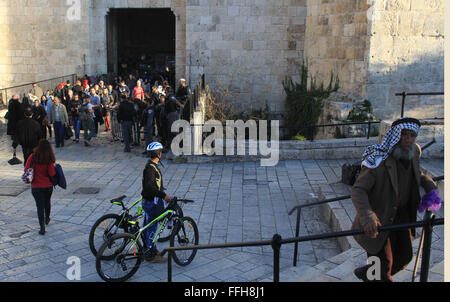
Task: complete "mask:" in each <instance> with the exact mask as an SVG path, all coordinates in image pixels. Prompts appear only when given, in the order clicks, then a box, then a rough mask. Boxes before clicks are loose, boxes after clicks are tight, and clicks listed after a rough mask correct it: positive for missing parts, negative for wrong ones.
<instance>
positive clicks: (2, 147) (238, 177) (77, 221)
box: [0, 128, 345, 282]
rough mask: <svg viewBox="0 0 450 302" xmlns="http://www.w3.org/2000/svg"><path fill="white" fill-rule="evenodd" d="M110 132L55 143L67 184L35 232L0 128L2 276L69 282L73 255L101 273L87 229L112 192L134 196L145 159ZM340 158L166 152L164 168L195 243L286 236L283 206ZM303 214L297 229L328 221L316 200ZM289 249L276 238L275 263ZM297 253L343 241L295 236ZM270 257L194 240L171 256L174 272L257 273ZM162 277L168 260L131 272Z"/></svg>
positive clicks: (88, 272)
mask: <svg viewBox="0 0 450 302" xmlns="http://www.w3.org/2000/svg"><path fill="white" fill-rule="evenodd" d="M101 129H102V128H101ZM108 135H109V134H108V133H106V132H101V134H100V135H99V137H98V138H96V139H94V141H93V146H92V147H85V146H84V145H83V143H82V142H81V143H79V144H75V143H73V142H72V140H69V141H66V146H65V147H64V148H60V149H55V154H56V157H57V162H58V163H60V164H61V165H62V167H63V168H64V172H65V175H66V178H67V182H68V188H67V190H62V189H60V188H57V189H55V191H54V193H53V196H52V210H51V211H52V212H51V222H50V224H49V225H48V226H47V233H46V234H45V236H40V235H38V229H39V225H38V220H37V214H36V206H35V202H34V199H33V197H32V195H31V191H30V189H29V187H28V186H26V185H24V184H23V183H22V181H21V180H20V176H21V174H22V173H23V165H15V166H10V165H9V164H8V163H7V161H8V160H9V159H10V158H11V157H12V156H11V155H12V149H11V146H10V145H11V144H10V139H9V137H8V136H6V134H5V130H4V128H3V129H0V163H2V164H1V165H0V175H1V179H0V213H1V214H0V281H54V282H58V281H61V282H66V281H68V279H67V278H66V272H67V269H68V268H69V267H70V265H68V264H67V263H66V261H67V259H68V258H69V257H70V256H77V257H79V258H80V260H81V281H101V279H100V277H99V276H98V275H97V273H96V270H95V257H94V256H93V255H92V254H91V252H90V250H89V246H88V234H89V230H90V228H91V226H92V224H93V223H94V221H95V220H96V219H97V218H98V217H100V216H102V215H103V214H105V213H118V212H119V209H118V207H117V206H115V205H111V203H110V202H109V200H110V199H112V198H114V197H118V196H120V195H123V194H125V195H127V200H128V201H134V200H135V199H137V198H138V197H139V196H140V191H141V177H142V170H143V167H144V165H145V163H146V161H147V159H146V158H144V157H143V156H142V155H141V152H142V148H143V147H140V148H139V149H138V148H133V149H132V152H131V153H124V152H123V146H122V145H121V144H120V142H116V143H113V142H111V141H110V139H109V138H108ZM52 141H53V140H52ZM18 150H19V152H18V157H19V158H20V159H21V160H22V159H23V157H22V153H21V148H20V147H19V148H18ZM344 162H345V161H338V160H329V161H317V160H305V161H298V160H293V161H283V162H280V163H279V164H278V165H277V166H276V167H260V164H259V162H247V163H210V164H174V163H172V162H170V161H166V160H164V161H163V163H164V166H165V167H163V168H162V171H163V175H164V180H165V187H166V188H167V192H168V193H169V194H171V195H175V196H179V197H185V198H189V199H194V200H195V201H196V202H195V203H194V204H189V205H186V206H185V207H184V212H185V215H186V216H190V217H192V218H194V220H195V221H196V222H197V224H198V228H199V231H200V244H209V243H223V242H240V241H254V240H260V239H271V238H272V236H273V235H274V234H275V233H278V234H280V235H281V236H282V237H283V238H288V237H293V236H294V234H295V219H296V217H295V215H291V216H289V215H288V211H289V210H290V209H291V208H292V207H294V206H296V205H298V204H302V203H305V202H307V201H308V199H311V198H312V197H313V196H315V195H314V194H315V193H317V192H318V189H319V187H320V186H322V185H324V184H327V183H333V182H338V181H339V177H340V176H339V175H340V171H341V165H342V164H343V163H344ZM80 187H98V188H100V192H99V193H98V194H93V195H82V194H74V191H75V190H76V189H78V188H80ZM20 192H22V193H20ZM18 193H20V194H18ZM17 194H18V195H17ZM10 195H17V196H10ZM302 215H303V216H302V226H301V232H300V233H301V235H306V234H317V233H322V232H327V231H329V228H328V226H327V224H325V223H324V222H323V219H322V218H321V216H320V213H319V210H318V209H317V208H309V209H305V210H304V211H303V212H302ZM166 245H168V243H167V244H166V243H163V244H161V245H160V249H162V248H163V247H164V246H166ZM293 249H294V246H293V245H284V246H283V247H282V248H281V261H280V267H281V269H283V268H287V267H289V266H291V265H292V257H293ZM299 253H300V256H299V263H301V264H302V265H314V264H317V263H320V262H322V261H323V260H325V259H327V258H329V257H331V256H334V255H336V254H338V253H340V250H339V248H338V244H337V241H336V240H323V241H315V242H306V243H302V244H300V250H299ZM272 266H273V253H272V248H271V247H270V246H267V247H244V248H228V249H212V250H200V251H198V253H197V256H196V257H195V259H194V261H193V262H192V263H191V264H190V265H188V266H186V267H180V266H177V265H176V264H174V265H173V281H194V282H199V281H258V280H263V279H264V278H268V277H271V276H272V274H273V267H272ZM166 280H167V265H166V264H154V263H148V262H145V263H142V264H141V267H140V268H139V270H138V272H137V273H136V274H135V275H134V276H133V277H132V278H131V279H130V281H163V282H164V281H166Z"/></svg>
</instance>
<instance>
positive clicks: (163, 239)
mask: <svg viewBox="0 0 450 302" xmlns="http://www.w3.org/2000/svg"><path fill="white" fill-rule="evenodd" d="M175 212H176V213H177V215H178V217H183V210H182V209H181V208H180V206H179V205H176V207H175ZM172 222H173V220H171V221H169V222H168V225H167V226H166V227H165V228H164V230H163V231H162V232H161V234H160V235H159V238H158V242H166V241H167V240H169V239H170V236H171V235H172V232H173V230H174V227H173V226H171V225H170V224H171V223H172Z"/></svg>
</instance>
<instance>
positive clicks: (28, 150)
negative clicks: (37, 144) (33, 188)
mask: <svg viewBox="0 0 450 302" xmlns="http://www.w3.org/2000/svg"><path fill="white" fill-rule="evenodd" d="M33 149H34V147H28V146H22V151H23V165H24V166H25V165H26V163H27V160H28V157H30V155H31V154H33Z"/></svg>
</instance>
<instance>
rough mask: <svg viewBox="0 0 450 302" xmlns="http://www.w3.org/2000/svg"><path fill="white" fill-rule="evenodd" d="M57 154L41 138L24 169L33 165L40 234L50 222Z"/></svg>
mask: <svg viewBox="0 0 450 302" xmlns="http://www.w3.org/2000/svg"><path fill="white" fill-rule="evenodd" d="M55 160H56V159H55V154H54V152H53V150H52V147H51V145H50V142H49V141H48V140H46V139H41V140H40V141H39V144H38V146H37V147H36V148H35V149H34V153H33V154H32V155H31V156H29V157H28V160H27V163H26V165H25V169H24V171H27V170H28V168H30V167H32V168H33V169H34V171H33V180H32V181H31V194H33V197H34V200H35V201H36V207H37V215H38V218H39V225H40V227H41V229H40V230H39V234H41V235H44V234H45V225H47V224H49V222H50V200H51V197H52V193H53V183H52V181H51V180H50V177H53V176H55V174H56V171H55Z"/></svg>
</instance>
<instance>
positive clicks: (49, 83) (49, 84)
mask: <svg viewBox="0 0 450 302" xmlns="http://www.w3.org/2000/svg"><path fill="white" fill-rule="evenodd" d="M68 78H70V80H71V81H72V84H75V81H76V80H77V74H76V73H72V74H69V75H63V76H59V77H55V78H51V79H46V80H41V81H34V82H31V83H26V84H21V85H16V86H10V87H3V88H0V104H1V103H3V104H4V105H6V106H8V100H9V97H10V96H11V95H12V94H14V93H18V94H19V95H23V96H27V94H28V92H29V88H31V87H30V86H31V85H32V84H34V83H37V84H39V86H40V87H41V88H42V92H43V93H45V91H46V90H48V89H50V90H52V89H54V88H55V87H56V86H57V85H58V84H59V83H61V82H62V81H65V80H66V79H68ZM57 80H58V81H57ZM11 90H12V91H11ZM14 90H15V91H14ZM19 90H20V91H19ZM39 97H40V96H39Z"/></svg>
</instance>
